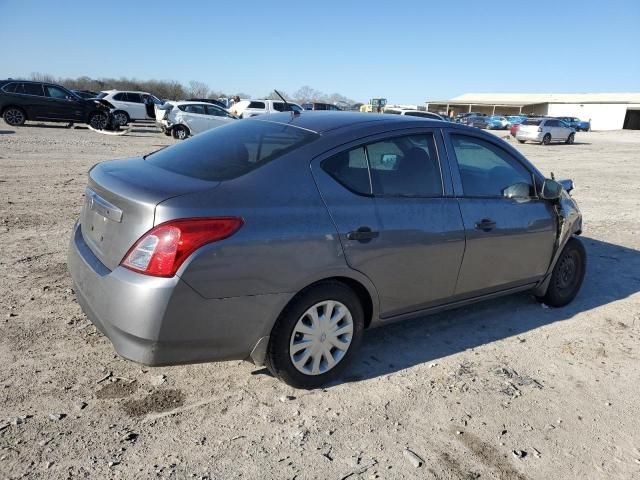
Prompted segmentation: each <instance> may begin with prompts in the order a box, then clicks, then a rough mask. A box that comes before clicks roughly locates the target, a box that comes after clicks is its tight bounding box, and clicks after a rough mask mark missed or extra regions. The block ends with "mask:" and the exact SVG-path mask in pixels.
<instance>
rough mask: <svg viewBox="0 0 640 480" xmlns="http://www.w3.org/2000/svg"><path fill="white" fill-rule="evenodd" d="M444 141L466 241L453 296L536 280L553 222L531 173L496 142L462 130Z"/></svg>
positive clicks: (548, 251) (546, 258) (546, 259)
mask: <svg viewBox="0 0 640 480" xmlns="http://www.w3.org/2000/svg"><path fill="white" fill-rule="evenodd" d="M449 139H450V140H449V143H448V144H449V145H450V146H451V148H450V149H449V150H450V151H452V152H453V154H454V156H455V159H456V160H457V167H458V168H452V173H453V174H454V187H455V188H456V190H457V192H456V193H457V194H458V201H459V203H460V210H461V212H462V218H463V221H464V227H465V232H466V240H467V242H466V245H467V246H466V250H465V254H464V260H463V262H462V267H461V269H460V276H459V279H458V284H457V286H456V296H460V297H466V296H475V295H480V294H484V293H491V292H493V291H498V290H502V289H506V288H511V287H517V286H522V285H526V284H529V283H532V282H535V281H537V280H538V279H540V278H541V277H542V276H543V275H544V274H545V273H546V271H547V268H548V267H549V263H550V261H551V257H552V254H553V249H554V244H555V239H556V221H555V214H554V212H553V208H552V205H551V204H549V203H548V202H546V201H545V200H542V199H540V198H538V196H537V194H536V191H537V187H536V185H535V180H534V176H533V173H532V172H531V171H530V170H529V169H528V167H527V166H525V165H524V164H523V163H522V162H520V161H519V160H518V159H517V158H516V157H515V156H514V155H512V154H511V153H509V152H507V151H506V150H505V149H503V148H502V147H501V146H499V145H498V144H497V143H494V142H492V141H489V140H486V139H483V138H480V137H477V136H473V135H471V134H467V133H464V134H462V133H460V134H458V133H455V134H454V133H452V134H450V135H449ZM454 167H455V165H454Z"/></svg>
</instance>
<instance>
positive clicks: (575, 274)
mask: <svg viewBox="0 0 640 480" xmlns="http://www.w3.org/2000/svg"><path fill="white" fill-rule="evenodd" d="M586 267H587V252H586V251H585V249H584V246H583V245H582V242H581V241H580V240H578V239H577V238H576V237H572V238H570V239H569V241H568V242H567V244H566V245H565V247H564V249H563V250H562V253H561V254H560V257H559V258H558V261H557V262H556V265H555V267H553V272H552V273H551V280H550V282H549V288H547V293H545V295H544V296H543V297H537V298H538V300H539V301H541V302H544V303H545V304H547V305H550V306H552V307H564V306H565V305H567V304H568V303H570V302H571V301H572V300H573V299H574V298H575V297H576V295H577V294H578V291H580V287H581V286H582V281H583V280H584V274H585V271H586Z"/></svg>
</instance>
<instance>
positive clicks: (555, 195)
mask: <svg viewBox="0 0 640 480" xmlns="http://www.w3.org/2000/svg"><path fill="white" fill-rule="evenodd" d="M561 193H562V185H561V184H560V183H558V182H556V181H555V180H551V179H550V178H547V179H546V180H545V181H544V183H543V184H542V192H541V193H540V196H541V197H542V198H543V199H544V200H557V199H559V198H560V194H561Z"/></svg>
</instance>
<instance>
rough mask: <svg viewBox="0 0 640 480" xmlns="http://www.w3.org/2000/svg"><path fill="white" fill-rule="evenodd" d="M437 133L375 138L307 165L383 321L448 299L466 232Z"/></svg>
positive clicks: (422, 131) (349, 257) (348, 259)
mask: <svg viewBox="0 0 640 480" xmlns="http://www.w3.org/2000/svg"><path fill="white" fill-rule="evenodd" d="M443 151H444V149H443V143H442V139H441V136H440V133H439V131H438V130H434V129H430V130H426V129H421V130H419V131H415V130H414V131H411V132H406V133H404V134H398V133H396V134H394V136H392V137H391V136H389V134H386V135H384V136H377V137H374V138H371V139H369V140H368V141H367V142H366V143H364V144H360V145H358V146H352V147H350V148H343V149H342V150H341V151H338V152H332V154H330V155H325V156H323V157H320V158H318V159H316V160H314V162H313V163H312V170H313V172H314V176H315V177H316V179H317V182H318V185H319V188H320V190H321V193H322V196H323V199H324V200H325V202H326V204H327V207H328V209H329V212H330V214H331V216H332V218H333V220H334V222H335V224H336V227H337V229H338V232H339V235H340V240H341V242H342V245H343V248H344V252H345V256H346V260H347V262H348V264H349V265H350V266H351V267H352V268H354V269H355V270H358V271H360V272H362V273H363V274H365V275H366V276H367V277H368V278H369V279H370V280H371V281H372V282H373V283H374V285H375V286H376V289H377V290H378V294H379V298H380V312H381V317H383V318H385V317H386V318H388V317H392V316H394V315H398V314H403V313H409V312H412V311H417V310H420V309H423V308H427V307H429V306H433V305H436V304H439V303H444V302H446V301H447V300H448V298H449V297H450V296H451V295H453V293H454V289H455V284H456V279H457V275H458V269H459V267H460V263H461V261H462V255H463V252H464V227H463V224H462V219H461V216H460V210H459V207H458V203H457V200H456V199H455V198H454V197H453V190H452V187H451V179H450V176H449V173H448V168H447V166H446V164H445V165H444V167H443V166H442V164H441V162H442V160H443V158H442V155H440V152H443Z"/></svg>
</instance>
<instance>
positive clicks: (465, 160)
mask: <svg viewBox="0 0 640 480" xmlns="http://www.w3.org/2000/svg"><path fill="white" fill-rule="evenodd" d="M451 142H452V143H453V149H454V152H455V154H456V159H457V161H458V167H459V169H460V177H461V179H462V188H463V190H464V195H465V196H467V197H501V198H505V197H506V198H526V197H534V196H535V188H534V186H533V177H532V175H531V172H529V170H528V169H527V168H526V167H525V166H524V165H522V164H521V163H520V162H519V161H518V160H516V159H515V158H514V157H513V156H512V155H510V154H509V153H507V152H506V151H504V150H503V149H502V148H500V147H498V146H496V145H494V144H492V143H490V142H487V141H485V140H482V139H479V138H475V137H469V136H466V135H455V134H454V135H451Z"/></svg>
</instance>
